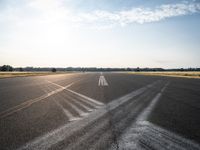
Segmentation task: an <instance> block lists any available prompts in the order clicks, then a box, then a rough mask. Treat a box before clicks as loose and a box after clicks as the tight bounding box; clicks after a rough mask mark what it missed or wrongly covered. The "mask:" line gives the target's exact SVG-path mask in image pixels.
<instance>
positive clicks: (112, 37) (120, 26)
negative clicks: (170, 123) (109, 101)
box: [0, 0, 200, 68]
mask: <svg viewBox="0 0 200 150" xmlns="http://www.w3.org/2000/svg"><path fill="white" fill-rule="evenodd" d="M3 64H10V65H12V66H15V67H17V66H22V67H25V66H35V67H39V66H41V67H68V66H73V67H76V66H81V67H138V66H139V67H163V68H176V67H200V1H199V0H193V1H192V0H188V1H185V0H184V1H180V0H179V1H176V0H167V1H166V0H17V1H14V0H0V65H3Z"/></svg>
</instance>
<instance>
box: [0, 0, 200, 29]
mask: <svg viewBox="0 0 200 150" xmlns="http://www.w3.org/2000/svg"><path fill="white" fill-rule="evenodd" d="M25 2H26V3H25V5H23V6H21V5H20V6H18V7H16V8H15V7H12V6H10V7H9V8H8V9H7V10H5V11H4V12H1V13H0V22H4V23H6V22H9V21H14V22H15V23H14V24H16V25H18V24H25V25H26V23H27V22H28V23H30V22H33V23H34V24H35V23H47V24H48V23H49V24H50V23H54V22H55V23H56V24H59V22H60V23H61V24H70V25H71V26H80V25H83V26H84V25H88V24H89V25H91V26H90V27H99V28H103V29H104V28H106V27H108V28H110V27H111V26H113V25H122V26H124V25H127V24H132V23H139V24H144V23H149V22H156V21H160V20H164V19H167V18H170V17H176V16H183V15H188V14H193V13H199V12H200V3H197V2H195V1H192V2H185V1H184V2H181V3H178V4H168V5H161V6H158V7H155V8H144V7H137V8H132V9H130V10H121V11H114V12H112V11H107V10H96V11H92V12H87V13H86V12H80V11H77V10H74V9H72V8H69V7H68V6H66V5H64V1H63V0H30V1H25ZM27 11H30V12H29V13H27ZM31 13H32V14H31Z"/></svg>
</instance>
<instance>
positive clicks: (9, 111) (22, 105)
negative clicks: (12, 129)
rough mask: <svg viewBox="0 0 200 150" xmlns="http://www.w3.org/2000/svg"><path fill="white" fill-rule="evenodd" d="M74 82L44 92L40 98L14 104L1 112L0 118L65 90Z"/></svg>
mask: <svg viewBox="0 0 200 150" xmlns="http://www.w3.org/2000/svg"><path fill="white" fill-rule="evenodd" d="M72 84H73V83H71V84H69V85H67V86H65V87H62V88H59V89H56V90H54V91H52V92H49V93H46V94H44V95H42V96H40V97H38V98H35V99H31V100H28V101H26V102H23V103H21V104H19V105H16V106H14V107H12V108H9V109H7V110H5V111H3V112H1V113H0V119H2V118H5V117H7V116H9V115H12V114H14V113H16V112H18V111H20V110H22V109H25V108H27V107H30V106H31V105H32V104H34V103H36V102H39V101H41V100H44V99H46V98H48V97H50V96H52V95H54V94H57V93H59V92H61V91H63V90H64V89H66V88H68V87H70V86H71V85H72Z"/></svg>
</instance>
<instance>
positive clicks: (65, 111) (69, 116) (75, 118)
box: [54, 100, 81, 121]
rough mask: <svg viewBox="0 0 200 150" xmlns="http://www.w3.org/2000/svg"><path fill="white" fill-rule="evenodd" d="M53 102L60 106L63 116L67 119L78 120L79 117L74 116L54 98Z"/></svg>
mask: <svg viewBox="0 0 200 150" xmlns="http://www.w3.org/2000/svg"><path fill="white" fill-rule="evenodd" d="M54 102H55V103H56V104H57V105H58V106H59V107H60V108H61V110H62V111H63V112H64V114H65V116H66V117H67V118H68V119H69V121H75V120H80V119H81V118H80V117H74V116H73V115H72V113H71V112H69V111H68V110H67V109H65V108H64V107H63V106H62V105H61V104H60V103H58V102H57V101H56V100H54Z"/></svg>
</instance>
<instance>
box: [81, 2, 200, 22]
mask: <svg viewBox="0 0 200 150" xmlns="http://www.w3.org/2000/svg"><path fill="white" fill-rule="evenodd" d="M199 12H200V3H194V2H193V3H189V2H182V3H178V4H168V5H161V6H159V7H156V8H154V9H153V8H143V7H139V8H132V9H130V10H122V11H117V12H110V11H105V10H97V11H94V12H91V13H82V14H79V17H80V18H81V19H80V20H82V21H83V22H84V21H85V22H88V23H95V22H101V23H105V22H106V23H113V24H120V25H122V26H123V25H127V24H132V23H139V24H144V23H149V22H157V21H161V20H164V19H167V18H171V17H176V16H183V15H189V14H193V13H199Z"/></svg>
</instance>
